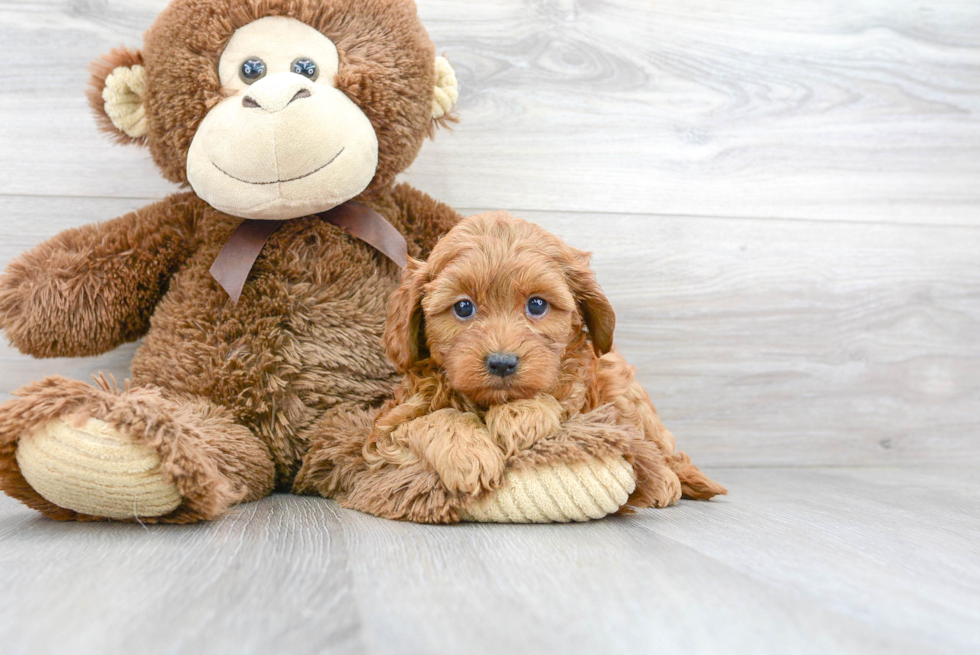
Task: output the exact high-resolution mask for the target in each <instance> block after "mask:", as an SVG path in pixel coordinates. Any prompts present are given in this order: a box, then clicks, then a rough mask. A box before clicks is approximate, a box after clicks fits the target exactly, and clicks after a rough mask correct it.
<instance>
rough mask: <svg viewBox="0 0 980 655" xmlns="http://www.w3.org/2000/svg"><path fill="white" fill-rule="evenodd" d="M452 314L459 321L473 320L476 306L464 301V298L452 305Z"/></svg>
mask: <svg viewBox="0 0 980 655" xmlns="http://www.w3.org/2000/svg"><path fill="white" fill-rule="evenodd" d="M453 314H455V315H456V318H458V319H460V320H461V321H467V320H469V319H471V318H473V315H474V314H476V305H474V304H473V301H472V300H466V299H465V298H464V299H463V300H460V301H459V302H458V303H456V304H455V305H453Z"/></svg>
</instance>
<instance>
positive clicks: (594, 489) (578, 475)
mask: <svg viewBox="0 0 980 655" xmlns="http://www.w3.org/2000/svg"><path fill="white" fill-rule="evenodd" d="M635 488H636V478H635V475H634V473H633V467H632V466H631V465H630V464H629V462H627V461H626V460H625V459H623V458H622V457H612V456H607V457H603V458H593V459H590V460H587V461H584V462H576V463H573V464H555V465H550V466H543V467H538V468H524V469H519V470H516V471H515V470H512V471H508V472H507V473H506V474H505V476H504V482H503V484H502V485H501V487H500V489H498V490H497V491H495V492H493V493H491V494H489V495H487V496H482V497H480V498H478V499H476V500H475V501H473V502H471V503H470V504H469V505H468V506H467V507H466V508H465V509H464V510H463V513H462V520H464V521H478V522H481V523H569V522H572V521H589V520H591V519H601V518H602V517H604V516H607V515H609V514H613V513H615V512H617V511H619V510H620V508H622V507H623V506H624V505H625V504H626V501H627V500H628V499H629V496H630V494H631V493H633V490H634V489H635Z"/></svg>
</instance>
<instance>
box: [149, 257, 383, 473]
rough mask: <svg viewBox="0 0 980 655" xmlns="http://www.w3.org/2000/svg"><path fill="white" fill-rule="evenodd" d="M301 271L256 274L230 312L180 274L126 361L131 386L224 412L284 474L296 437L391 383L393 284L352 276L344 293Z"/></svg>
mask: <svg viewBox="0 0 980 655" xmlns="http://www.w3.org/2000/svg"><path fill="white" fill-rule="evenodd" d="M307 270H313V271H314V275H311V277H312V278H313V279H310V278H309V277H301V276H286V275H271V274H263V273H262V272H261V271H259V273H260V274H259V275H258V276H256V279H254V280H252V279H250V281H249V286H250V287H251V288H247V289H246V293H244V294H243V296H242V299H241V300H240V301H239V303H238V304H237V305H235V304H233V303H231V302H230V301H229V300H228V296H227V294H225V293H224V291H222V290H221V289H220V288H216V287H215V285H214V283H213V281H212V280H211V279H210V277H209V276H208V277H206V276H207V275H208V274H207V272H206V270H205V271H202V270H201V268H199V267H195V268H192V269H191V270H189V271H185V272H184V273H181V274H180V275H178V276H177V277H176V278H175V279H174V281H173V283H172V285H171V288H170V291H169V292H168V294H167V295H166V297H165V298H164V299H163V301H162V302H161V303H160V305H159V306H158V308H157V311H156V313H155V314H154V317H153V321H152V324H151V328H150V331H149V333H148V334H147V336H146V338H145V341H144V344H143V345H142V346H141V347H140V348H139V350H138V351H137V353H136V355H135V357H134V359H133V381H134V383H135V384H137V385H143V384H153V385H156V386H159V387H161V388H163V389H164V390H165V391H167V392H170V393H172V394H189V395H195V396H202V397H205V398H208V399H210V400H211V401H213V402H215V403H217V404H219V405H222V406H224V407H227V408H228V409H230V410H232V411H233V412H234V413H235V415H236V416H237V417H238V418H239V420H240V421H241V423H242V424H243V425H246V426H247V427H249V428H251V429H252V430H253V431H254V432H255V433H256V434H258V435H259V436H260V437H261V438H263V439H264V440H265V441H266V442H267V443H269V445H270V449H271V450H273V451H274V456H275V458H276V459H277V460H285V461H283V462H277V463H280V464H281V465H282V466H283V467H285V469H289V470H292V469H293V468H294V467H295V464H296V462H297V461H298V459H299V458H300V457H301V456H302V453H303V452H304V451H305V444H303V443H299V442H298V441H297V440H298V439H300V437H299V436H298V435H299V434H300V433H302V431H303V429H304V428H305V427H307V426H309V425H311V424H312V423H313V422H314V421H315V420H316V419H317V418H319V417H320V416H321V415H322V414H323V412H324V411H326V410H328V409H330V408H331V407H334V406H336V405H338V404H340V403H347V402H352V403H357V404H379V403H380V402H382V401H383V400H384V399H385V398H386V397H388V396H390V394H391V391H392V388H393V387H394V384H395V382H396V381H397V375H396V374H395V372H394V371H393V370H392V369H391V367H390V365H389V364H388V363H387V360H386V358H385V354H384V351H383V349H382V346H381V336H382V333H383V331H384V323H385V318H386V302H387V298H388V296H389V295H390V293H391V291H392V290H393V288H394V286H395V284H396V282H395V280H394V276H393V275H389V274H385V275H379V274H378V273H377V271H374V274H373V275H372V274H371V273H369V272H368V271H363V272H362V274H361V275H359V276H358V275H356V274H357V273H359V272H360V271H356V270H355V271H353V273H354V277H359V278H360V279H359V280H358V282H357V284H353V283H352V281H351V280H350V279H346V277H347V276H344V278H341V279H340V280H333V281H331V280H323V279H322V278H321V279H320V280H317V279H316V275H315V272H316V271H315V268H314V269H307ZM276 453H281V454H278V455H277V454H276ZM285 475H286V473H282V474H281V477H282V476H285Z"/></svg>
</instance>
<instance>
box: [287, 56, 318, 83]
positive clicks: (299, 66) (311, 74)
mask: <svg viewBox="0 0 980 655" xmlns="http://www.w3.org/2000/svg"><path fill="white" fill-rule="evenodd" d="M293 72H294V73H296V74H297V75H302V76H303V77H308V78H310V79H311V80H314V81H315V80H316V78H318V77H319V76H320V67H319V66H317V65H316V62H315V61H313V60H312V59H308V58H306V57H300V58H299V59H297V60H296V61H294V62H293Z"/></svg>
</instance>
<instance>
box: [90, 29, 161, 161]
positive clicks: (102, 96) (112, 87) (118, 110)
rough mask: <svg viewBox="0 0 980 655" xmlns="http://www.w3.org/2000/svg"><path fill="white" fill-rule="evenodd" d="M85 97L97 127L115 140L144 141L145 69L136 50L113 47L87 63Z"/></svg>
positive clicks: (147, 128)
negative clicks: (92, 110)
mask: <svg viewBox="0 0 980 655" xmlns="http://www.w3.org/2000/svg"><path fill="white" fill-rule="evenodd" d="M89 71H90V72H91V73H92V79H91V81H90V82H89V88H88V101H89V104H91V105H92V109H94V110H95V117H96V120H97V121H98V123H99V128H100V129H102V131H103V132H107V133H108V134H110V135H112V137H113V139H115V140H116V141H118V142H119V143H136V144H139V145H144V144H145V143H146V135H147V132H149V125H148V123H147V120H146V106H145V104H144V99H145V95H144V93H145V84H146V71H145V70H144V68H143V56H142V55H141V54H140V52H139V50H133V49H130V48H116V49H115V50H113V51H111V52H110V53H109V54H107V55H103V56H102V57H99V58H98V59H96V60H95V61H93V62H92V63H91V64H90V65H89Z"/></svg>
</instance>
